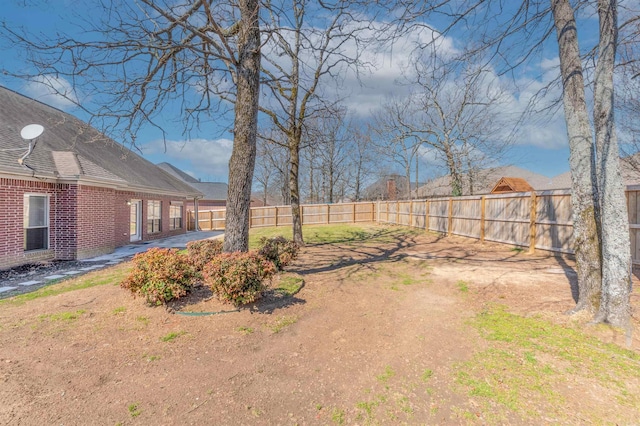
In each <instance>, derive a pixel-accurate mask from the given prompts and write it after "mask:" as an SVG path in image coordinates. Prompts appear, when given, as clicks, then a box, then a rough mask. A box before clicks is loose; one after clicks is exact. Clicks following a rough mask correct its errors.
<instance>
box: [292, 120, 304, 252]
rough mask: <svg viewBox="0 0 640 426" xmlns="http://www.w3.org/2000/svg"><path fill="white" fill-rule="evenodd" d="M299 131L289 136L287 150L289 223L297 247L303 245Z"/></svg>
mask: <svg viewBox="0 0 640 426" xmlns="http://www.w3.org/2000/svg"><path fill="white" fill-rule="evenodd" d="M301 136H302V134H301V129H299V128H297V129H296V131H295V132H294V133H293V134H292V135H291V136H290V140H289V150H290V155H291V158H290V159H289V166H290V170H289V192H290V197H291V222H292V228H293V241H295V242H296V243H297V244H299V245H301V246H302V245H304V239H303V238H302V217H301V212H300V184H299V182H298V173H299V169H300V138H301Z"/></svg>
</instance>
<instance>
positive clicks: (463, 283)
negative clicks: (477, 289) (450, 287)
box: [456, 280, 469, 293]
mask: <svg viewBox="0 0 640 426" xmlns="http://www.w3.org/2000/svg"><path fill="white" fill-rule="evenodd" d="M456 286H457V287H458V290H460V293H469V285H468V284H467V283H466V281H462V280H460V281H458V282H457V283H456Z"/></svg>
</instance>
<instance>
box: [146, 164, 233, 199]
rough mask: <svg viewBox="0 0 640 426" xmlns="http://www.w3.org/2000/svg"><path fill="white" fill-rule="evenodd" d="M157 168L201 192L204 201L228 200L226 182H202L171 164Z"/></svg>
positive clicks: (159, 165)
mask: <svg viewBox="0 0 640 426" xmlns="http://www.w3.org/2000/svg"><path fill="white" fill-rule="evenodd" d="M156 166H158V167H160V168H161V169H162V170H164V171H165V172H167V173H169V174H171V175H172V176H175V177H177V178H178V179H182V180H183V181H185V182H187V183H188V184H189V185H191V186H192V187H194V188H195V189H197V190H198V191H200V192H201V193H202V194H203V197H202V200H208V201H225V200H226V199H227V190H228V185H227V184H226V183H224V182H200V181H199V180H198V179H196V178H194V177H193V176H190V175H188V174H186V173H185V172H183V171H182V170H180V169H179V168H177V167H176V166H174V165H173V164H170V163H159V164H156Z"/></svg>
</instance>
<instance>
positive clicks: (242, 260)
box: [202, 252, 276, 306]
mask: <svg viewBox="0 0 640 426" xmlns="http://www.w3.org/2000/svg"><path fill="white" fill-rule="evenodd" d="M275 272H276V267H275V265H274V264H273V262H270V261H268V260H266V259H265V258H263V257H262V256H260V255H259V254H258V253H255V252H249V253H241V252H235V253H222V254H220V255H218V256H216V257H214V258H213V259H212V260H211V262H209V263H207V264H206V265H205V267H204V269H203V271H202V273H203V277H204V283H205V284H206V285H208V286H209V287H210V288H211V291H213V292H214V293H215V294H216V295H217V296H218V298H219V299H220V300H222V301H223V302H229V303H233V304H234V305H235V306H240V305H244V304H246V303H251V302H255V301H256V300H257V299H259V298H260V296H261V295H262V292H263V291H264V289H265V288H266V285H265V281H266V280H267V279H269V278H271V276H273V274H274V273H275Z"/></svg>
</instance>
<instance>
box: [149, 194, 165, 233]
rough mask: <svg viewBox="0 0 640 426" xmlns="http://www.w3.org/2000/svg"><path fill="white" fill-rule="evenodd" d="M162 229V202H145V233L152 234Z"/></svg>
mask: <svg viewBox="0 0 640 426" xmlns="http://www.w3.org/2000/svg"><path fill="white" fill-rule="evenodd" d="M161 229H162V201H158V200H149V201H147V233H148V234H153V233H155V232H160V231H161Z"/></svg>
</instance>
